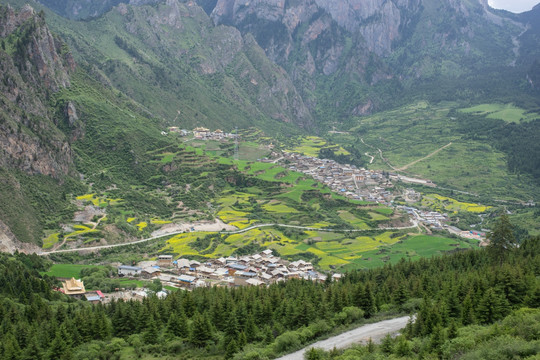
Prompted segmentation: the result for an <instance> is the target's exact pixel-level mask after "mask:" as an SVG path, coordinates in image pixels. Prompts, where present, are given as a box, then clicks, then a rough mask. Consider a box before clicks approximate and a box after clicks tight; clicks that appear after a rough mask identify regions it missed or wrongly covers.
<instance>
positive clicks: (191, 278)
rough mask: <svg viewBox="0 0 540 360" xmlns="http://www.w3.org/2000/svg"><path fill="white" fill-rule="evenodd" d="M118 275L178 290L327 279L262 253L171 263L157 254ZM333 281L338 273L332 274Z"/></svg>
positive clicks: (169, 258)
mask: <svg viewBox="0 0 540 360" xmlns="http://www.w3.org/2000/svg"><path fill="white" fill-rule="evenodd" d="M118 275H119V276H129V277H135V276H139V277H146V278H158V279H160V280H162V282H164V283H167V284H169V285H171V286H175V287H181V288H188V289H189V288H193V287H208V286H267V285H269V284H272V283H275V282H279V281H285V280H288V279H293V278H295V279H306V280H313V281H325V280H326V278H327V276H326V275H324V274H321V273H319V272H317V271H315V270H314V268H313V265H312V264H311V263H310V262H307V261H304V260H297V261H293V262H290V261H287V260H284V259H281V258H280V257H278V256H274V255H273V254H272V250H264V251H263V252H261V253H260V254H255V255H250V256H242V257H233V256H229V257H227V258H224V257H222V258H219V259H208V260H205V261H204V262H199V261H196V260H188V259H183V258H180V259H177V260H173V256H172V255H159V256H158V259H157V260H156V262H155V263H154V264H152V263H148V262H147V263H146V266H145V267H139V266H127V265H122V266H119V267H118ZM332 277H333V279H336V278H340V277H341V274H334V275H332Z"/></svg>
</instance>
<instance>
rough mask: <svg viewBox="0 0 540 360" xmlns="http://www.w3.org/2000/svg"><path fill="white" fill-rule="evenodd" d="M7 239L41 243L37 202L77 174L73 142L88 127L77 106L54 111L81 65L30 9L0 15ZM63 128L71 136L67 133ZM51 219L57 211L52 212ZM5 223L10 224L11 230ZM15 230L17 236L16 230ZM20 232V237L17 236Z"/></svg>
mask: <svg viewBox="0 0 540 360" xmlns="http://www.w3.org/2000/svg"><path fill="white" fill-rule="evenodd" d="M0 13H1V14H2V15H1V16H0V38H1V40H0V41H1V48H0V59H1V61H0V77H1V78H2V79H3V80H2V82H1V83H0V117H1V119H2V121H1V122H0V178H1V179H2V181H1V184H2V185H1V188H2V189H1V190H2V191H0V238H2V239H3V240H4V241H2V243H3V244H4V243H7V239H12V240H13V239H14V238H15V236H14V235H13V233H15V234H16V235H17V237H18V238H19V239H21V240H25V241H29V240H30V239H31V238H33V237H34V236H40V235H41V234H40V233H41V226H40V225H38V224H39V223H40V222H41V221H42V219H39V217H40V214H38V210H37V208H39V206H36V204H35V203H34V201H36V198H37V197H39V195H40V192H41V191H44V189H43V186H40V185H37V186H34V185H36V184H38V183H43V182H46V183H54V184H56V185H55V187H56V190H57V191H51V192H50V194H49V195H48V196H47V197H48V198H49V200H53V199H54V198H56V197H57V195H58V194H59V193H61V192H60V191H59V190H60V189H59V188H60V185H61V182H62V181H63V180H62V179H63V178H65V177H66V176H68V175H69V174H70V173H72V172H73V170H74V164H73V152H72V149H71V147H70V144H69V142H70V139H72V138H76V137H77V136H79V135H80V131H81V123H80V121H79V120H78V118H77V113H76V108H75V107H74V106H73V104H72V103H69V102H68V103H65V104H62V105H61V106H60V107H58V108H56V109H52V108H51V107H50V106H49V105H50V103H49V100H50V97H51V96H52V94H54V93H56V92H58V91H60V89H64V88H65V87H67V86H69V85H70V77H71V74H72V73H73V72H74V71H75V69H76V65H75V63H74V61H73V58H72V56H71V54H70V53H69V51H67V50H66V48H65V47H64V46H63V43H62V42H61V40H60V39H59V38H58V37H56V36H53V35H52V34H51V32H50V31H49V29H48V27H47V26H46V24H45V21H44V17H43V13H39V14H36V13H35V12H34V10H33V9H32V8H31V7H29V6H25V7H23V8H22V9H21V11H20V12H15V11H14V10H13V8H11V7H9V6H8V7H5V6H1V7H0ZM60 127H63V128H65V129H66V130H67V131H66V132H63V131H61V130H60ZM49 212H50V211H49ZM4 222H5V224H4ZM9 229H11V230H9ZM12 232H13V233H12Z"/></svg>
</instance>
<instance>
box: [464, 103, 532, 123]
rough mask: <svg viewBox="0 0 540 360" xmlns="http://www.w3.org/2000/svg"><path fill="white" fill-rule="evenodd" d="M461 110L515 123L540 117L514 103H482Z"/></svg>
mask: <svg viewBox="0 0 540 360" xmlns="http://www.w3.org/2000/svg"><path fill="white" fill-rule="evenodd" d="M461 111H462V112H464V113H469V114H474V115H485V116H486V117H487V118H489V119H500V120H504V121H506V122H514V123H518V122H521V121H531V120H534V119H540V114H538V113H534V112H527V111H526V110H524V109H521V108H519V107H517V106H514V105H513V104H482V105H477V106H473V107H470V108H466V109H461Z"/></svg>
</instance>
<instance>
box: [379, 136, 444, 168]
mask: <svg viewBox="0 0 540 360" xmlns="http://www.w3.org/2000/svg"><path fill="white" fill-rule="evenodd" d="M450 145H452V143H451V142H450V143H448V144H446V145H444V146H443V147H441V148H439V149H437V150H435V151H434V152H432V153H431V154H429V155H427V156H424V157H423V158H421V159H418V160H415V161H413V162H411V163H409V164H407V165H405V166H402V167H400V168H397V169H396V170H398V171H403V170H407V169H408V168H409V167H411V166H413V165H414V164H416V163H419V162H420V161H423V160H426V159H429V158H430V157H432V156H433V155H436V154H437V153H438V152H439V151H441V150H443V149H446V148H447V147H449V146H450ZM381 156H382V155H381Z"/></svg>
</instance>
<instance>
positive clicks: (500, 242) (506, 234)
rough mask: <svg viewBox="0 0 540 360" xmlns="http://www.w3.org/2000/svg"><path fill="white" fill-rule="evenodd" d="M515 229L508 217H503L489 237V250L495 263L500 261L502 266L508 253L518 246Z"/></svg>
mask: <svg viewBox="0 0 540 360" xmlns="http://www.w3.org/2000/svg"><path fill="white" fill-rule="evenodd" d="M513 229H514V226H513V225H512V224H511V223H510V220H509V219H508V216H507V215H501V217H500V218H499V219H498V220H497V222H496V223H495V226H494V227H493V231H491V232H490V233H489V234H488V236H487V238H488V240H489V245H488V247H487V249H488V251H489V253H490V254H491V256H492V258H493V259H494V260H495V261H498V262H499V264H500V265H502V262H503V260H504V258H505V256H506V253H507V252H509V251H510V250H512V249H513V248H515V246H516V238H515V237H514V230H513Z"/></svg>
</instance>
